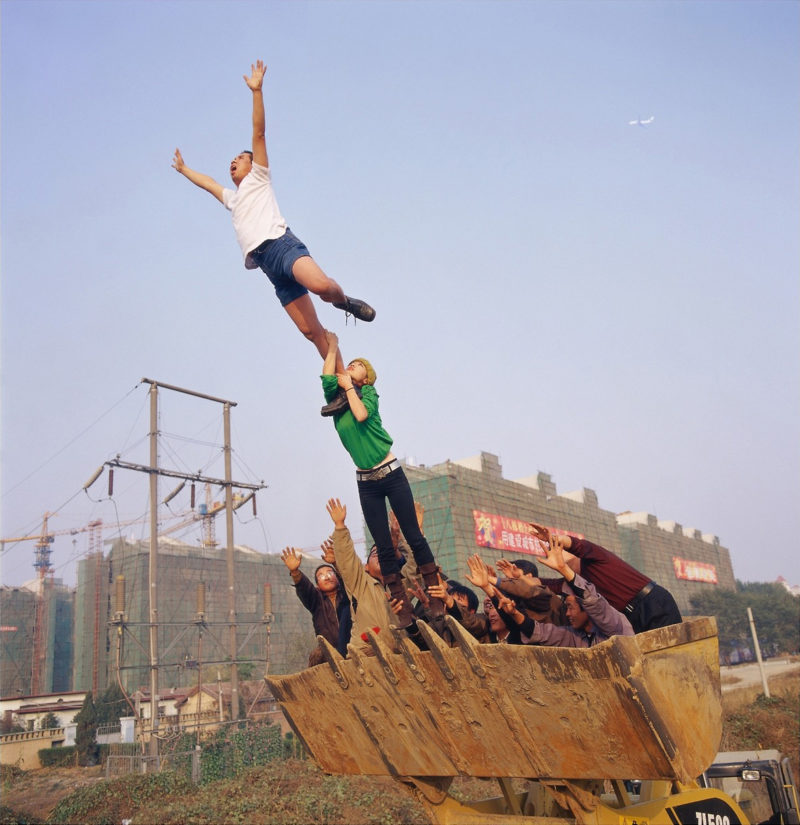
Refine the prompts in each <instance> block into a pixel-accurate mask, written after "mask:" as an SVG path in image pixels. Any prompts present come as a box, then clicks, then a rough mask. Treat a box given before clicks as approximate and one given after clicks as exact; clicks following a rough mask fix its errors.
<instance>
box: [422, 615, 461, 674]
mask: <svg viewBox="0 0 800 825" xmlns="http://www.w3.org/2000/svg"><path fill="white" fill-rule="evenodd" d="M417 627H418V628H419V632H420V633H421V634H422V638H423V639H425V641H426V642H427V644H428V649H429V650H430V652H431V654H432V655H433V659H434V661H435V662H436V664H437V665H438V666H439V670H441V672H442V676H444V678H445V679H447V680H448V681H451V682H452V681H453V679H455V678H456V675H455V673H453V671H452V670H451V668H450V665H448V664H447V658H446V656H445V654H446V653H447V651H449V650H450V648H449V647H448V646H447V645H446V644H445V643H444V642H443V641H442V638H441V636H439V634H438V633H434V631H433V630H431V628H430V627H429V626H428V625H427V624H426V623H425V622H423V621H422V619H419V620H418V621H417Z"/></svg>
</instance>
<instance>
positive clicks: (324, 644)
mask: <svg viewBox="0 0 800 825" xmlns="http://www.w3.org/2000/svg"><path fill="white" fill-rule="evenodd" d="M317 645H318V646H319V649H320V652H321V653H322V656H323V658H324V659H325V661H326V662H327V663H328V664H329V665H330V668H331V670H332V671H333V675H334V676H335V677H336V681H337V682H338V683H339V687H340V688H341V689H342V690H347V688H348V687H350V685H349V684H348V682H347V677H346V676H345V675H344V673H343V672H342V665H343V664H344V659H343V658H342V656H341V655H340V653H339V651H338V650H336V648H335V647H333V645H331V643H330V642H329V641H328V640H327V639H325V638H324V637H322V636H317Z"/></svg>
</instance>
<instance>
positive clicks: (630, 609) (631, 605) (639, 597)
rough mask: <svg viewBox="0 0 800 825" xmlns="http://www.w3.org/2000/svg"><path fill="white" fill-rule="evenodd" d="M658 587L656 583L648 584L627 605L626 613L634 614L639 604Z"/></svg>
mask: <svg viewBox="0 0 800 825" xmlns="http://www.w3.org/2000/svg"><path fill="white" fill-rule="evenodd" d="M655 586H656V583H655V582H648V583H647V584H646V585H645V586H644V587H643V588H642V589H641V590H640V591H639V592H638V593H637V594H636V595H635V596H634V597H633V598H632V599H631V600H630V601H629V602H628V603H627V604H626V605H625V608H624V610H625V612H626V613H633V611H634V610H636V606H637V605H638V604H639V602H640V601H641V600H642V599H643V598H644V597H645V596H646V595H647V594H648V593H649V592H650V591H651V590H652V589H653V588H654V587H655Z"/></svg>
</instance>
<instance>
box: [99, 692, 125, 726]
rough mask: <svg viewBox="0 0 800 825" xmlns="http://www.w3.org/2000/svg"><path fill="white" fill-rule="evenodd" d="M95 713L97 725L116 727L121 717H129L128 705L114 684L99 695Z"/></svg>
mask: <svg viewBox="0 0 800 825" xmlns="http://www.w3.org/2000/svg"><path fill="white" fill-rule="evenodd" d="M95 713H96V720H95V721H96V723H97V724H98V725H118V724H119V719H120V717H121V716H130V715H131V709H130V705H129V704H128V701H127V699H126V698H125V694H124V693H123V692H122V690H121V689H120V687H119V685H118V684H117V683H116V682H114V683H113V684H111V685H109V686H108V687H107V688H106V689H105V690H104V691H103V692H102V693H101V694H100V696H99V697H98V699H97V703H96V704H95Z"/></svg>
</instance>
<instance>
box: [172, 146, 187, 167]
mask: <svg viewBox="0 0 800 825" xmlns="http://www.w3.org/2000/svg"><path fill="white" fill-rule="evenodd" d="M185 165H186V164H184V162H183V155H182V154H181V150H180V149H176V150H175V157H174V158H172V168H173V169H174V170H175V171H176V172H183V167H184V166H185Z"/></svg>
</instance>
